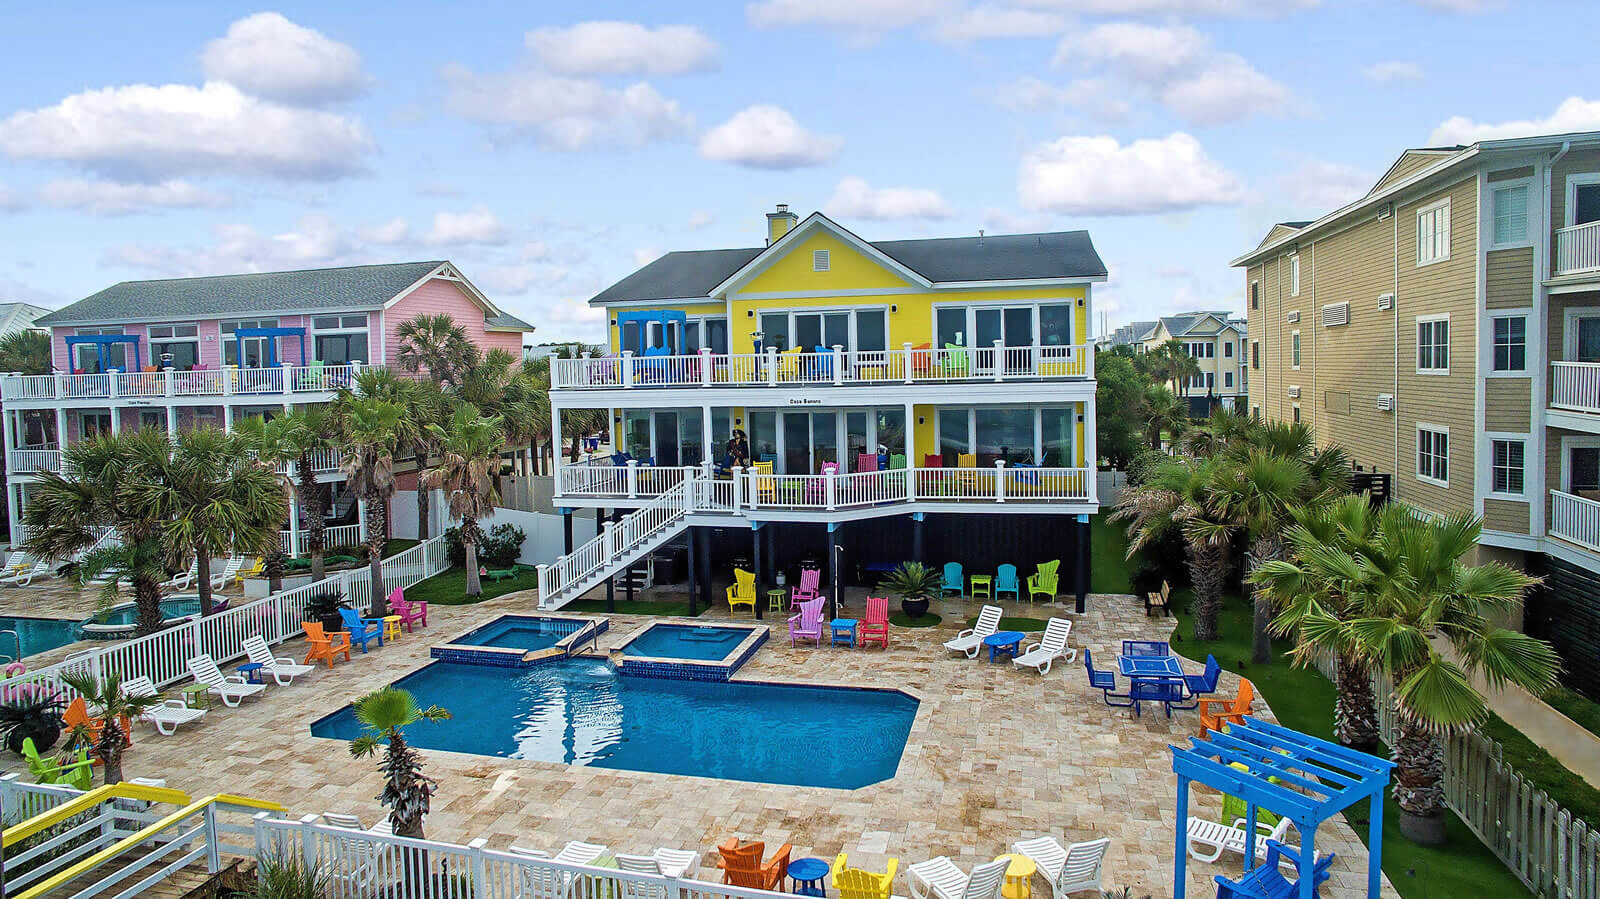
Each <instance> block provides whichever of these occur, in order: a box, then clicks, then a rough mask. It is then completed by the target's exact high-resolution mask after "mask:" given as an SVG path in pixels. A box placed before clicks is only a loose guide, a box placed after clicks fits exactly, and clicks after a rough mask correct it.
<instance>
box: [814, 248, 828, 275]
mask: <svg viewBox="0 0 1600 899" xmlns="http://www.w3.org/2000/svg"><path fill="white" fill-rule="evenodd" d="M828 264H829V260H828V251H827V250H812V251H811V270H812V271H814V272H825V271H827V270H828Z"/></svg>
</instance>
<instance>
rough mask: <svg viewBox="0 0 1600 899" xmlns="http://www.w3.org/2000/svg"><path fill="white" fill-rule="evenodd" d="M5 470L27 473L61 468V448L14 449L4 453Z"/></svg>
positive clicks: (13, 472)
mask: <svg viewBox="0 0 1600 899" xmlns="http://www.w3.org/2000/svg"><path fill="white" fill-rule="evenodd" d="M6 470H7V471H9V472H10V473H11V474H20V475H29V474H37V473H39V472H41V471H60V470H61V450H58V449H14V450H11V451H10V452H8V453H6Z"/></svg>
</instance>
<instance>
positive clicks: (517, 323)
mask: <svg viewBox="0 0 1600 899" xmlns="http://www.w3.org/2000/svg"><path fill="white" fill-rule="evenodd" d="M483 326H484V327H485V328H488V329H490V330H493V331H532V330H533V325H530V324H528V323H527V322H525V321H523V320H522V319H520V318H517V317H516V316H515V315H508V314H506V313H503V312H502V313H501V314H499V315H489V316H485V317H484V319H483Z"/></svg>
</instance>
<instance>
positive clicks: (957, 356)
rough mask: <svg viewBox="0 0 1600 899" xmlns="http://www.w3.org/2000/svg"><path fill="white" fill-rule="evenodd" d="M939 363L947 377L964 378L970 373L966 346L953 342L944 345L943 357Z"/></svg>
mask: <svg viewBox="0 0 1600 899" xmlns="http://www.w3.org/2000/svg"><path fill="white" fill-rule="evenodd" d="M939 365H940V368H941V369H942V370H943V373H944V376H945V377H947V378H965V377H966V376H967V375H969V374H971V373H972V365H971V363H970V362H969V361H968V360H967V348H966V347H964V346H956V345H955V344H953V343H947V344H945V345H944V358H943V359H941V360H940V362H939Z"/></svg>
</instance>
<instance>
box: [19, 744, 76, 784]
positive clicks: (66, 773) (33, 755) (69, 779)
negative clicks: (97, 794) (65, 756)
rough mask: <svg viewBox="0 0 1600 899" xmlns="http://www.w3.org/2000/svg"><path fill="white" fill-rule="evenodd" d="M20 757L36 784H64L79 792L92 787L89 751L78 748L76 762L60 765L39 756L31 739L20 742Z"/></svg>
mask: <svg viewBox="0 0 1600 899" xmlns="http://www.w3.org/2000/svg"><path fill="white" fill-rule="evenodd" d="M22 757H23V758H24V759H26V760H27V762H28V773H29V774H32V775H33V779H34V781H35V782H37V783H42V784H66V785H67V786H69V787H76V788H77V789H79V790H88V789H89V788H90V787H92V786H94V763H93V762H91V761H90V760H89V750H87V749H85V748H82V747H80V748H79V749H78V758H77V760H76V761H70V762H66V763H61V762H58V761H54V760H46V759H43V758H41V757H40V756H39V750H38V748H37V747H35V746H34V745H33V738H32V737H24V738H23V740H22Z"/></svg>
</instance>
